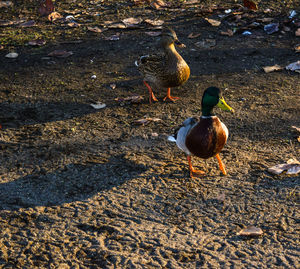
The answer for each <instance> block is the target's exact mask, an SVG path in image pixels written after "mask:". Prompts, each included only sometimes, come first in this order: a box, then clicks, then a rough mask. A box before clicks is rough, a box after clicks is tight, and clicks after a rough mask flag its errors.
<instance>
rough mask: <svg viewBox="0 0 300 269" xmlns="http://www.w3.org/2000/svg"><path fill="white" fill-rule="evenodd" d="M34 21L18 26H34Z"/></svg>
mask: <svg viewBox="0 0 300 269" xmlns="http://www.w3.org/2000/svg"><path fill="white" fill-rule="evenodd" d="M35 25H36V24H35V21H34V20H31V21H27V22H23V23H21V24H20V27H32V26H35Z"/></svg>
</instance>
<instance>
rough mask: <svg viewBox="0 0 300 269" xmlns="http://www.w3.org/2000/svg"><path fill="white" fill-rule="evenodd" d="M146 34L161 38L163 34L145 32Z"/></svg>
mask: <svg viewBox="0 0 300 269" xmlns="http://www.w3.org/2000/svg"><path fill="white" fill-rule="evenodd" d="M145 34H146V35H149V36H159V35H161V32H145Z"/></svg>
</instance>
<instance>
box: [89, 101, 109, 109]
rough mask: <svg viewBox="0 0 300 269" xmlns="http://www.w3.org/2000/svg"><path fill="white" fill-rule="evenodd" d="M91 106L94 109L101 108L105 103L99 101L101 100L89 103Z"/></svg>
mask: <svg viewBox="0 0 300 269" xmlns="http://www.w3.org/2000/svg"><path fill="white" fill-rule="evenodd" d="M91 106H92V107H93V108H95V109H102V108H105V107H106V104H104V103H101V102H97V103H96V104H91Z"/></svg>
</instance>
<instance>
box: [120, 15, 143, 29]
mask: <svg viewBox="0 0 300 269" xmlns="http://www.w3.org/2000/svg"><path fill="white" fill-rule="evenodd" d="M142 21H143V19H141V18H132V17H131V18H127V19H124V20H122V22H123V23H124V24H125V25H126V26H127V27H132V26H134V25H137V24H140V23H141V22H142Z"/></svg>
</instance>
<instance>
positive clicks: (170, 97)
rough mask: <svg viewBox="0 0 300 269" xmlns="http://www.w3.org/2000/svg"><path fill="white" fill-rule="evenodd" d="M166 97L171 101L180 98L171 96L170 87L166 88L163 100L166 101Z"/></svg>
mask: <svg viewBox="0 0 300 269" xmlns="http://www.w3.org/2000/svg"><path fill="white" fill-rule="evenodd" d="M167 99H169V100H171V101H172V102H175V101H176V100H178V99H180V98H179V97H176V96H171V88H168V91H167V96H166V97H165V98H164V99H163V100H164V101H166V100H167Z"/></svg>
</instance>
